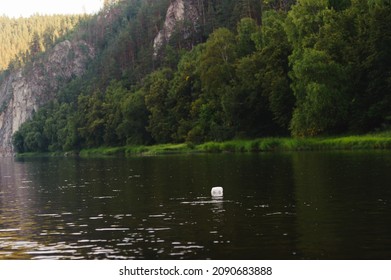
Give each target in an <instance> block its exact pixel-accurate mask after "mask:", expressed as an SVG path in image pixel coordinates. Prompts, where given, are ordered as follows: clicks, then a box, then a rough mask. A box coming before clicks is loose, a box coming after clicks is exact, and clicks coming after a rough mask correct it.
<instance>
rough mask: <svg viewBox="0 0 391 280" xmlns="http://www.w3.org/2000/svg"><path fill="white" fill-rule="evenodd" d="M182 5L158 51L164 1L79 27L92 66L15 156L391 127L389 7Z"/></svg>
mask: <svg viewBox="0 0 391 280" xmlns="http://www.w3.org/2000/svg"><path fill="white" fill-rule="evenodd" d="M295 2H297V3H295ZM189 3H190V4H192V5H193V6H194V7H196V9H197V11H198V12H199V17H198V20H197V22H191V23H189V22H187V21H186V20H184V21H183V22H182V23H178V29H177V30H176V32H174V34H173V35H172V36H171V37H170V39H169V40H168V42H166V44H165V45H164V47H163V49H162V50H160V51H159V52H158V55H154V53H155V51H156V50H154V49H153V41H154V38H155V37H156V35H157V34H158V32H159V30H161V28H162V27H163V25H164V19H165V15H166V11H167V8H168V6H169V4H170V1H168V0H164V1H152V0H144V1H141V0H139V1H137V0H130V1H120V2H119V3H117V4H111V5H109V6H106V7H105V9H104V10H103V11H102V12H101V13H100V14H99V15H97V16H95V17H93V18H92V19H90V20H88V21H84V22H83V23H82V24H80V25H79V27H78V28H77V29H76V30H75V31H73V32H74V35H73V36H78V37H80V38H83V39H85V40H87V41H88V42H89V43H92V44H94V45H95V46H96V48H97V50H98V55H97V56H96V59H95V60H94V61H93V62H92V63H91V65H90V68H89V70H88V72H87V74H86V75H85V76H83V77H80V78H79V79H75V80H74V81H73V82H72V83H70V84H69V85H68V86H66V87H65V88H63V89H62V90H61V91H60V92H59V93H58V94H57V96H58V98H57V99H56V100H55V101H53V102H50V103H49V104H47V106H45V107H43V108H41V109H40V110H39V111H38V112H36V113H35V115H34V117H33V119H32V120H31V121H29V122H27V123H25V124H24V125H23V126H22V127H21V128H20V130H19V131H18V132H17V133H16V134H15V135H14V146H15V148H16V150H17V151H19V152H28V151H58V150H79V149H82V148H89V147H99V146H121V145H132V144H152V143H167V142H190V143H199V142H204V141H210V140H213V141H220V140H226V139H232V138H253V137H262V136H271V135H273V136H278V135H289V134H291V135H293V136H296V137H311V136H316V135H331V134H333V135H335V134H341V133H343V134H347V133H364V132H368V131H373V130H382V129H388V128H389V127H390V125H391V48H390V46H391V29H390V28H389V26H390V24H391V3H390V2H389V1H385V0H351V1H349V0H345V1H333V0H298V1H281V0H275V1H273V0H270V1H266V0H264V1H263V3H262V1H251V0H248V1H230V0H215V1H207V0H204V1H195V0H194V1H193V0H191V1H190V0H189ZM190 27H191V28H190ZM189 30H190V31H191V32H190V31H189Z"/></svg>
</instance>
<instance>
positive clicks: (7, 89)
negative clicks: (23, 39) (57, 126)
mask: <svg viewBox="0 0 391 280" xmlns="http://www.w3.org/2000/svg"><path fill="white" fill-rule="evenodd" d="M94 55H95V52H94V49H93V48H92V47H91V46H89V45H88V44H87V43H86V42H84V41H76V42H71V41H69V40H66V41H63V42H61V43H59V44H57V45H56V46H55V47H54V48H53V49H52V50H51V51H49V52H48V53H46V54H44V55H43V56H42V57H41V58H40V59H37V60H35V61H34V62H33V63H32V64H31V65H26V66H25V67H24V68H22V69H18V70H15V71H13V72H11V73H10V74H9V75H7V76H6V77H5V78H4V79H3V81H0V155H2V156H9V155H12V154H13V147H12V135H13V134H14V133H15V132H16V131H17V130H18V129H19V127H20V125H21V124H23V123H24V122H25V121H26V120H28V119H29V118H31V116H32V114H33V112H34V111H37V110H38V108H39V107H40V106H42V105H44V104H46V103H47V102H49V101H51V100H53V99H54V98H55V96H56V93H57V92H58V90H59V89H60V88H61V87H62V86H64V85H65V84H66V83H67V82H69V81H70V80H72V79H73V78H75V77H78V76H80V75H82V74H83V73H84V72H85V70H86V68H87V64H88V62H89V61H90V59H92V58H93V57H94Z"/></svg>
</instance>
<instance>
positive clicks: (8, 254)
mask: <svg viewBox="0 0 391 280" xmlns="http://www.w3.org/2000/svg"><path fill="white" fill-rule="evenodd" d="M28 174H29V172H28V168H27V166H26V165H24V164H21V163H17V162H14V160H13V159H12V158H3V159H0V248H1V251H2V253H1V254H0V259H1V258H8V259H9V258H22V259H23V258H26V257H27V256H26V255H25V254H24V253H23V251H24V250H23V249H25V248H26V246H27V247H29V246H32V245H31V244H30V243H29V242H27V241H26V240H29V239H30V238H31V237H33V236H35V235H36V234H37V233H38V232H37V230H36V220H35V215H34V213H33V210H32V209H33V208H34V206H33V204H34V186H33V185H32V181H31V180H30V179H29V175H28Z"/></svg>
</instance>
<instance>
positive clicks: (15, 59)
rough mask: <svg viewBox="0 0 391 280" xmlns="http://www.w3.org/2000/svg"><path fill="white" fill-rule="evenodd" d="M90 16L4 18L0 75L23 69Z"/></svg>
mask: <svg viewBox="0 0 391 280" xmlns="http://www.w3.org/2000/svg"><path fill="white" fill-rule="evenodd" d="M87 18H88V17H87V16H81V15H80V16H64V15H53V16H40V15H35V16H32V17H29V18H23V17H20V18H17V19H15V18H8V17H6V16H0V46H1V52H0V71H4V70H7V69H13V68H17V67H21V66H22V65H24V64H25V63H26V62H27V61H29V60H31V59H33V58H34V56H35V55H37V54H38V53H41V52H44V51H45V50H46V49H48V48H51V47H53V45H54V44H55V43H56V42H57V40H59V39H60V38H63V37H64V36H66V35H67V34H69V33H70V32H71V30H73V29H74V28H75V27H76V25H77V24H78V23H79V22H80V21H81V20H85V19H87Z"/></svg>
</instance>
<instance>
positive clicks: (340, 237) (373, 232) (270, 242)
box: [0, 152, 391, 259]
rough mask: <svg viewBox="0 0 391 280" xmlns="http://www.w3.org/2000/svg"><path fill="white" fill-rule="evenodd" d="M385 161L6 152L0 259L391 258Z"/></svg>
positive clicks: (353, 156)
mask: <svg viewBox="0 0 391 280" xmlns="http://www.w3.org/2000/svg"><path fill="white" fill-rule="evenodd" d="M369 167H370V168H369ZM390 167H391V153H389V152H388V153H284V154H269V153H267V154H260V155H196V156H170V157H156V158H155V157H152V158H134V159H110V158H109V159H88V160H86V159H70V158H67V159H62V158H57V159H56V158H45V159H29V160H25V161H20V162H19V161H14V160H13V159H2V160H0V177H1V178H0V259H302V258H309V259H318V258H321V259H322V258H323V259H328V258H353V259H356V258H389V257H391V255H390V252H391V241H390V240H389V238H388V236H389V235H390V234H391V227H390V225H389V223H388V217H389V215H390V214H391V210H390V209H389V202H390V201H391V190H390V189H389V188H388V184H387V182H389V181H390V175H389V172H388V170H389V168H390ZM216 185H222V186H224V197H222V198H220V199H216V198H212V197H210V188H211V186H216Z"/></svg>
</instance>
